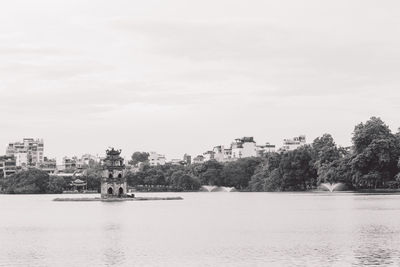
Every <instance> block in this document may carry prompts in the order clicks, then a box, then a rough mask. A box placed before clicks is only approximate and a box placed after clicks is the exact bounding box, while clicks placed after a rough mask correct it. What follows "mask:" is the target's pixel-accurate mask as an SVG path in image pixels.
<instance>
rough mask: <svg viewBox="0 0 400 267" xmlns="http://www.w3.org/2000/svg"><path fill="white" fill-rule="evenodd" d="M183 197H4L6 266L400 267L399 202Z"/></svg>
mask: <svg viewBox="0 0 400 267" xmlns="http://www.w3.org/2000/svg"><path fill="white" fill-rule="evenodd" d="M160 194H161V193H158V194H157V195H160ZM182 194H184V195H183V197H184V199H185V200H184V201H153V202H152V201H147V202H124V203H101V202H90V203H73V202H65V203H57V202H53V201H51V200H52V199H53V198H54V196H28V195H26V196H13V197H12V196H6V195H0V214H2V217H1V220H0V266H85V267H86V266H132V265H135V266H149V265H150V266H318V267H319V266H351V265H353V266H366V265H370V266H388V265H389V266H393V265H395V266H399V265H400V258H399V257H400V220H397V216H398V215H399V214H400V205H399V203H400V196H375V195H367V196H366V195H357V194H326V195H322V194H285V193H275V194H268V193H230V194H223V193H221V194H218V193H215V194H210V193H181V194H177V195H182ZM171 195H174V194H168V196H171ZM27 207H28V208H27ZM33 207H34V208H33Z"/></svg>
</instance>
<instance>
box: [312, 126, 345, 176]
mask: <svg viewBox="0 0 400 267" xmlns="http://www.w3.org/2000/svg"><path fill="white" fill-rule="evenodd" d="M341 155H342V153H341V151H340V150H339V149H338V148H337V146H336V144H335V142H334V140H333V137H332V136H331V135H330V134H324V135H323V136H322V137H318V138H316V139H315V140H314V141H313V143H312V157H313V162H312V164H313V166H314V168H315V169H316V170H317V174H318V178H317V184H320V183H323V182H329V183H333V182H335V180H336V179H337V178H336V177H334V176H333V175H334V174H335V173H334V172H332V171H330V170H331V167H330V166H331V164H332V162H334V161H336V160H338V159H339V158H340V157H341ZM327 172H329V173H327Z"/></svg>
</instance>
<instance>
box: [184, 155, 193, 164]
mask: <svg viewBox="0 0 400 267" xmlns="http://www.w3.org/2000/svg"><path fill="white" fill-rule="evenodd" d="M183 161H184V162H186V165H190V164H191V163H192V156H190V155H188V154H185V155H183Z"/></svg>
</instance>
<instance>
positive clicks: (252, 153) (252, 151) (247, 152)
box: [231, 137, 257, 159]
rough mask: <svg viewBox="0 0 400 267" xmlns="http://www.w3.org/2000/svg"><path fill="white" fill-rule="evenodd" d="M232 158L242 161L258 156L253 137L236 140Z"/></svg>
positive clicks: (233, 144) (232, 145) (232, 147)
mask: <svg viewBox="0 0 400 267" xmlns="http://www.w3.org/2000/svg"><path fill="white" fill-rule="evenodd" d="M231 149H232V158H234V159H241V158H248V157H256V156H257V146H256V142H255V141H254V139H253V137H243V138H237V139H235V142H233V143H232V144H231Z"/></svg>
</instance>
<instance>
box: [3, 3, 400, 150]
mask: <svg viewBox="0 0 400 267" xmlns="http://www.w3.org/2000/svg"><path fill="white" fill-rule="evenodd" d="M399 13H400V2H399V1H389V0H387V1H368V0H360V1H349V0H346V1H338V0H335V1H320V0H316V1H298V0H293V1H282V0H279V1H278V0H276V1H265V0H264V1H261V0H260V1H251V0H248V1H234V0H202V1H193V0H168V1H166V0H163V1H161V0H160V1H154V0H146V1H133V0H126V1H122V0H113V1H110V0H109V1H104V0H95V1H84V0H77V1H74V0H65V1H55V0H35V1H32V0H25V1H18V0H13V1H4V2H3V3H2V4H1V6H0V94H1V97H0V99H1V100H0V101H1V102H0V115H1V125H2V126H1V128H0V129H1V132H0V145H1V146H3V147H4V152H3V153H5V148H6V145H7V143H8V142H10V141H17V140H19V139H22V138H23V137H35V138H36V137H40V138H43V139H44V141H45V154H46V155H48V156H50V157H58V158H61V157H62V156H63V155H70V156H71V155H81V154H83V153H93V154H97V153H98V154H104V150H105V149H106V148H107V147H108V146H114V147H117V148H121V149H123V152H124V154H125V155H128V154H131V153H132V152H134V151H138V150H139V151H157V152H159V153H162V154H166V156H167V157H168V158H177V157H179V158H180V157H182V155H183V154H184V153H185V152H187V153H190V154H192V155H196V154H200V153H202V152H204V151H205V150H208V149H211V148H212V147H213V146H215V145H219V144H223V145H229V144H230V142H231V141H232V140H233V139H235V138H237V137H241V136H254V138H255V140H256V141H257V143H265V142H271V143H273V144H276V145H277V146H278V147H279V146H281V145H282V139H283V138H287V137H293V136H296V135H299V134H306V135H307V141H309V142H311V141H312V140H313V139H314V138H315V137H317V136H320V135H322V134H323V133H326V132H327V133H331V134H332V135H333V137H334V138H335V140H336V142H337V143H338V144H339V145H343V146H346V145H349V144H350V141H351V140H350V138H351V133H352V131H353V129H354V126H355V124H357V123H359V122H362V121H366V120H367V119H368V118H369V117H371V116H380V117H381V118H382V119H383V120H384V121H385V122H386V123H387V124H388V125H389V126H390V127H391V129H392V130H393V131H397V128H398V127H399V126H400V120H399V118H400V90H399V85H400V75H399V70H400V49H399V47H400V16H399V15H398V14H399ZM0 152H1V151H0Z"/></svg>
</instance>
